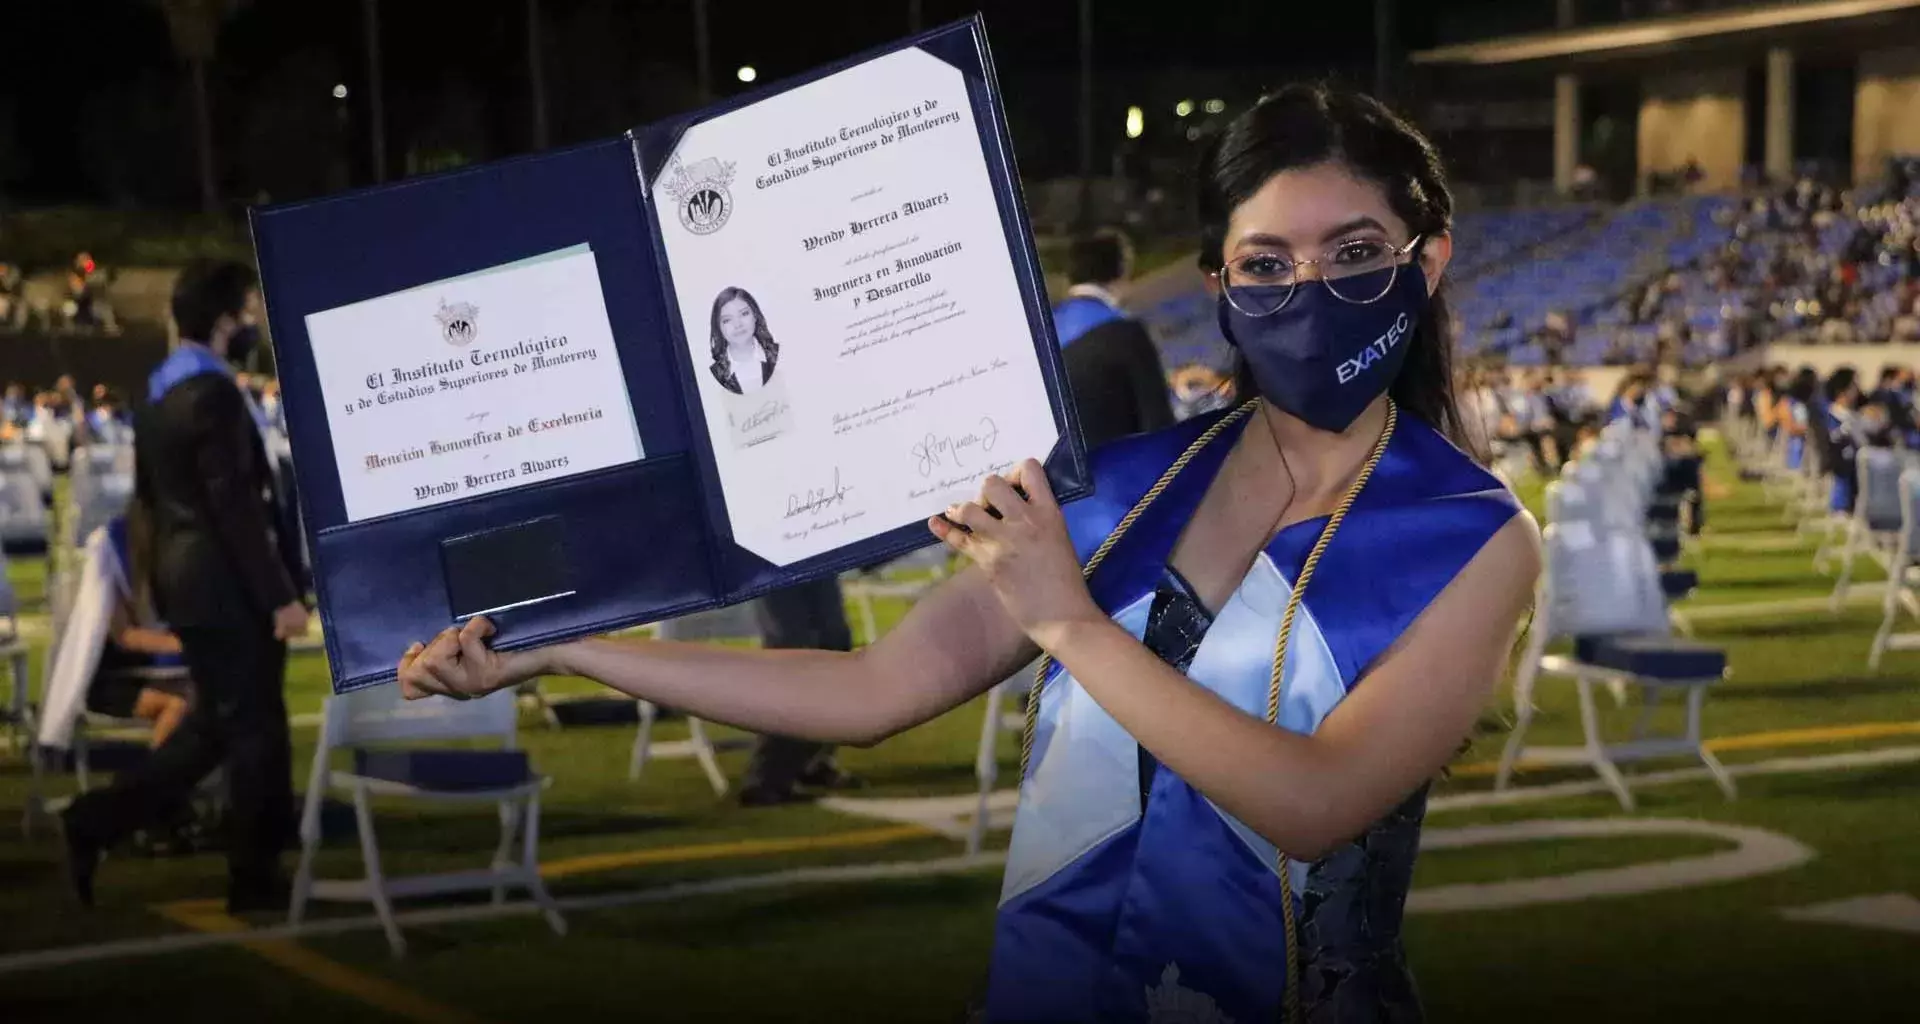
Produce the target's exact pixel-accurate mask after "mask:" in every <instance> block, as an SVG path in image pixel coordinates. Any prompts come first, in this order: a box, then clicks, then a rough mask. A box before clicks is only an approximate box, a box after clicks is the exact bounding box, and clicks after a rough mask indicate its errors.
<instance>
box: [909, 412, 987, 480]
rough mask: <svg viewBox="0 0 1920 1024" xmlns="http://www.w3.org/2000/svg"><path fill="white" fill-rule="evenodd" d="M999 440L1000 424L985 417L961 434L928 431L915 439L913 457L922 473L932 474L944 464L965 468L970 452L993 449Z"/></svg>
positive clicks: (924, 474) (922, 474)
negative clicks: (918, 438) (925, 434)
mask: <svg viewBox="0 0 1920 1024" xmlns="http://www.w3.org/2000/svg"><path fill="white" fill-rule="evenodd" d="M999 443H1000V427H999V425H998V424H996V423H994V422H993V417H991V416H982V417H980V422H979V423H978V424H977V425H976V426H975V428H974V429H973V430H971V431H969V432H967V433H965V434H960V435H958V436H956V435H953V434H940V433H936V432H933V431H929V432H928V433H927V436H926V437H923V438H921V439H920V440H918V441H916V442H914V445H913V460H914V463H915V465H916V468H918V469H919V470H920V475H921V476H932V475H933V471H934V470H936V469H940V468H942V467H945V466H954V467H957V468H960V469H965V468H966V466H967V454H968V452H969V451H972V450H978V451H981V452H990V451H992V450H993V446H994V445H996V444H999Z"/></svg>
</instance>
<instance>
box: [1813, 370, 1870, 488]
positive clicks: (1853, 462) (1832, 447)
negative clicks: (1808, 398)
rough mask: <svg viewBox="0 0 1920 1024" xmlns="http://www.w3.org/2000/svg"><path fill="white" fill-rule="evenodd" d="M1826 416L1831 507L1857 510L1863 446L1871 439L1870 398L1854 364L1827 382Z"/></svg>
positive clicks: (1835, 372) (1836, 372)
mask: <svg viewBox="0 0 1920 1024" xmlns="http://www.w3.org/2000/svg"><path fill="white" fill-rule="evenodd" d="M1826 398H1827V402H1826V408H1825V409H1824V410H1822V415H1823V416H1824V417H1825V423H1824V424H1823V425H1824V426H1825V428H1826V435H1827V467H1826V468H1827V475H1828V476H1830V477H1832V478H1833V483H1832V485H1831V488H1830V490H1829V491H1828V504H1827V508H1828V509H1829V510H1830V511H1833V512H1837V513H1840V514H1842V515H1851V514H1853V503H1854V498H1855V497H1856V496H1857V495H1858V494H1859V493H1860V466H1859V458H1860V449H1861V447H1862V446H1864V445H1865V444H1866V443H1867V438H1866V436H1865V435H1866V428H1865V423H1864V421H1863V419H1862V417H1861V405H1862V403H1863V402H1865V400H1866V396H1865V393H1864V392H1862V391H1861V390H1860V376H1859V374H1857V373H1855V372H1854V370H1853V367H1851V366H1842V367H1841V368H1839V369H1838V370H1835V371H1833V373H1832V375H1831V376H1829V377H1828V378H1827V382H1826Z"/></svg>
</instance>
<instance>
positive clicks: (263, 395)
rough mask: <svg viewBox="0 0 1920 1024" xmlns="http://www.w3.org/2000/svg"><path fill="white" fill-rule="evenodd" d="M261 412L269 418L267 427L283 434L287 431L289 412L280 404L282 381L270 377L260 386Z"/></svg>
mask: <svg viewBox="0 0 1920 1024" xmlns="http://www.w3.org/2000/svg"><path fill="white" fill-rule="evenodd" d="M260 412H261V413H263V414H264V415H265V416H266V417H267V426H269V427H272V428H273V429H275V430H278V431H280V432H281V433H283V434H284V433H286V431H287V411H286V409H285V408H284V407H282V406H281V404H280V379H279V378H278V377H269V378H268V379H267V381H266V383H264V384H262V385H260Z"/></svg>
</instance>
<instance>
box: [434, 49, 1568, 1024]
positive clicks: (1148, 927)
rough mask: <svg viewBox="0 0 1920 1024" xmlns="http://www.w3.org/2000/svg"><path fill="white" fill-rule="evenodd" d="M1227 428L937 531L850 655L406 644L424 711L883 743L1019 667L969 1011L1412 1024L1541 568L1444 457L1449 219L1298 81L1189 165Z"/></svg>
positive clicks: (477, 632)
mask: <svg viewBox="0 0 1920 1024" xmlns="http://www.w3.org/2000/svg"><path fill="white" fill-rule="evenodd" d="M1197 177H1198V187H1199V195H1198V204H1197V209H1198V210H1199V212H1200V215H1201V218H1202V236H1201V252H1202V262H1203V266H1204V269H1206V270H1207V271H1208V272H1209V273H1210V274H1211V275H1213V276H1214V278H1215V279H1217V280H1218V281H1219V283H1220V286H1221V287H1220V289H1219V293H1220V297H1219V300H1218V306H1217V316H1218V318H1219V322H1220V326H1221V329H1222V331H1223V332H1224V333H1225V336H1226V337H1227V339H1228V340H1229V341H1230V342H1231V343H1232V344H1233V346H1234V348H1235V350H1236V356H1237V359H1238V361H1239V370H1240V373H1239V378H1240V385H1239V389H1238V394H1239V395H1240V396H1242V397H1244V398H1246V399H1248V400H1247V401H1244V402H1242V403H1241V404H1239V405H1237V406H1236V407H1234V408H1233V409H1231V410H1228V411H1224V412H1221V413H1216V414H1211V415H1207V416H1201V417H1195V418H1193V419H1191V420H1187V421H1185V422H1183V423H1180V424H1178V425H1176V426H1174V427H1171V428H1169V429H1166V430H1162V431H1157V432H1154V433H1150V434H1144V435H1139V436H1135V437H1130V438H1126V439H1123V440H1121V441H1118V442H1116V443H1114V444H1112V445H1108V446H1105V447H1103V448H1101V449H1099V450H1098V451H1096V452H1095V453H1094V455H1093V458H1092V462H1093V475H1094V481H1095V485H1096V486H1095V492H1094V495H1093V496H1092V497H1089V498H1086V499H1084V500H1082V501H1079V502H1075V503H1074V504H1072V505H1070V506H1067V507H1065V508H1063V507H1061V506H1060V505H1058V504H1057V503H1056V502H1055V500H1054V498H1053V496H1052V493H1051V491H1050V490H1049V489H1048V485H1047V478H1046V476H1045V474H1044V472H1043V471H1042V469H1041V467H1040V465H1039V463H1037V462H1035V461H1033V460H1028V461H1026V462H1023V463H1021V464H1020V465H1019V467H1018V468H1017V469H1016V470H1015V471H1014V472H1013V474H1012V476H1011V478H1010V479H1007V478H1001V477H998V476H989V477H987V478H986V480H985V481H984V482H983V483H982V485H981V490H980V494H979V496H978V497H977V498H976V499H975V500H974V501H971V502H967V503H965V504H963V505H960V506H958V507H955V508H952V509H949V510H948V511H947V512H946V513H945V514H944V515H943V516H937V517H935V518H933V519H932V520H930V521H929V523H928V526H929V529H930V530H931V531H932V532H933V533H934V534H935V535H936V536H937V537H939V538H940V539H941V540H943V541H945V542H946V543H947V544H948V545H949V546H951V547H952V548H953V549H955V550H956V551H959V552H961V553H963V554H965V555H967V556H968V557H969V559H970V560H971V562H972V564H971V565H970V566H969V567H968V568H966V569H965V570H964V571H962V572H960V573H959V574H957V575H956V576H954V577H952V578H951V579H950V580H949V581H948V582H946V583H945V584H943V585H942V586H940V587H939V588H937V589H936V590H934V591H933V592H932V593H931V594H929V595H928V596H927V597H926V598H924V599H923V600H921V601H920V602H919V604H917V605H916V606H915V607H914V609H913V610H912V612H911V613H909V614H908V616H907V617H906V619H905V620H903V621H902V622H901V624H900V625H899V626H898V627H896V628H895V629H894V630H893V631H892V632H891V633H888V634H887V635H886V636H884V637H882V638H881V639H880V640H879V641H878V642H877V643H875V644H873V645H871V646H869V647H867V648H864V649H863V650H861V651H858V652H854V653H848V654H835V653H828V652H817V651H742V650H735V649H726V648H718V647H704V646H697V645H680V644H672V643H662V642H647V641H641V642H634V641H629V640H618V639H612V638H603V639H586V640H578V641H573V642H569V643H565V644H560V645H556V646H553V647H548V648H545V649H542V650H533V651H518V652H511V653H503V652H499V651H495V650H493V649H491V648H489V647H488V646H487V639H488V637H490V636H491V635H492V630H493V627H492V624H491V623H489V622H488V621H487V620H486V619H484V618H478V619H473V620H470V621H469V622H468V623H467V624H466V625H464V626H462V627H461V628H459V629H457V630H456V629H448V630H446V631H443V632H442V633H440V634H439V635H437V636H435V637H433V638H432V639H431V641H430V642H426V643H416V644H413V645H411V646H410V647H409V648H408V649H407V650H406V651H404V652H402V653H401V657H400V662H399V679H400V684H401V686H402V687H403V690H404V692H405V693H406V694H407V696H409V697H424V696H428V695H433V694H442V695H448V696H453V697H456V698H467V697H474V696H478V695H481V694H484V693H488V692H492V691H494V690H497V689H499V688H501V687H505V686H511V685H515V684H516V683H518V682H519V681H522V680H525V679H528V678H531V677H533V676H536V675H541V674H547V673H552V674H567V675H579V676H585V677H589V678H592V679H597V680H600V681H602V682H603V683H606V684H608V685H610V686H612V687H614V688H616V689H618V690H620V691H622V692H625V693H628V694H630V695H634V696H637V697H643V698H646V699H650V700H656V701H660V702H663V703H667V704H670V705H672V706H674V707H679V708H684V709H686V710H687V712H688V713H690V714H696V715H699V716H701V717H703V718H711V719H717V720H720V721H726V722H733V723H738V724H741V725H743V726H745V727H746V728H750V729H755V730H774V731H780V732H784V733H787V734H796V735H803V736H811V737H815V738H818V739H821V740H834V741H841V742H858V743H872V742H876V741H878V740H880V739H882V738H884V737H886V736H888V735H891V734H893V733H895V732H898V731H900V730H902V729H906V728H909V727H911V726H913V725H916V724H918V723H921V722H924V721H927V720H929V719H932V718H934V717H935V716H937V715H939V714H941V713H943V712H945V711H947V710H950V709H952V708H954V707H957V706H958V705H960V704H962V703H964V702H966V701H967V700H969V699H970V698H972V697H974V696H976V695H978V694H980V693H983V692H984V691H986V690H987V689H988V688H990V687H992V686H994V685H995V684H996V683H998V682H999V681H1000V680H1002V679H1004V678H1006V676H1007V675H1008V674H1009V673H1011V672H1013V671H1014V670H1016V669H1017V668H1018V667H1019V666H1021V665H1023V664H1025V663H1026V662H1027V661H1028V660H1029V659H1030V658H1033V657H1035V656H1039V657H1040V669H1039V671H1038V672H1037V673H1036V676H1035V679H1034V683H1033V689H1032V691H1031V693H1030V695H1029V698H1028V701H1027V715H1028V727H1027V730H1026V736H1025V742H1024V743H1023V747H1022V756H1021V760H1022V770H1021V774H1020V801H1019V807H1018V810H1017V812H1016V816H1015V823H1014V828H1013V838H1012V845H1011V847H1010V849H1009V850H1008V853H1007V867H1006V874H1005V880H1004V883H1003V887H1002V893H1001V898H1000V904H999V914H998V918H997V923H996V926H995V929H994V945H993V953H992V959H991V970H990V977H989V979H988V984H987V994H986V999H985V1005H984V1006H983V1007H982V1008H981V1016H983V1017H984V1018H985V1019H988V1020H992V1021H1002V1022H1012V1021H1047V1022H1054V1024H1059V1022H1079V1021H1103V1022H1105V1021H1170V1020H1179V1021H1208V1022H1254V1021H1272V1020H1276V1019H1282V1018H1284V1019H1291V1020H1308V1019H1312V1020H1391V1021H1407V1020H1417V1019H1419V1018H1420V1015H1421V1010H1420V1006H1419V1001H1418V998H1417V995H1416V990H1415V985H1414V982H1413V979H1412V977H1411V975H1410V973H1409V971H1408V968H1407V962H1406V956H1405V951H1404V949H1403V946H1402V941H1401V918H1402V915H1403V913H1404V908H1405V902H1406V897H1407V893H1408V888H1409V885H1410V882H1411V877H1412V872H1413V865H1414V858H1415V854H1416V852H1417V850H1418V847H1419V841H1420V829H1421V823H1422V820H1423V817H1424V808H1425V799H1426V793H1427V790H1428V787H1429V784H1430V782H1431V780H1432V779H1433V778H1434V777H1435V776H1436V775H1437V774H1438V773H1439V772H1440V771H1441V769H1442V768H1443V767H1444V766H1445V765H1446V763H1447V762H1448V760H1449V759H1450V758H1452V757H1453V756H1454V755H1455V754H1456V753H1457V752H1458V751H1459V749H1460V747H1461V743H1462V741H1463V740H1464V738H1465V737H1466V736H1467V735H1468V733H1469V732H1470V730H1471V729H1472V727H1473V723H1474V722H1475V721H1476V719H1477V718H1478V716H1479V713H1480V710H1481V708H1482V707H1483V706H1484V704H1485V701H1486V700H1487V698H1488V696H1489V695H1490V693H1491V691H1492V689H1493V687H1494V686H1495V685H1496V683H1497V681H1498V679H1499V678H1500V676H1501V675H1502V673H1503V672H1504V669H1505V665H1506V661H1507V657H1508V654H1509V652H1510V650H1511V648H1512V644H1513V641H1514V639H1515V636H1516V634H1517V632H1518V627H1519V624H1520V619H1521V617H1522V615H1523V613H1524V611H1525V609H1526V608H1527V606H1528V605H1529V603H1530V602H1531V599H1532V593H1533V587H1534V583H1535V581H1536V579H1537V577H1538V574H1539V571H1540V565H1541V556H1540V549H1539V545H1540V541H1539V536H1538V530H1537V528H1536V526H1535V524H1534V522H1533V520H1532V519H1531V517H1530V516H1528V515H1527V513H1526V512H1525V511H1524V510H1523V509H1522V508H1521V507H1520V505H1519V503H1518V502H1517V501H1516V500H1515V498H1514V497H1513V495H1512V493H1511V492H1509V491H1508V490H1506V489H1505V488H1504V487H1502V486H1501V485H1500V484H1499V483H1498V482H1497V481H1496V480H1495V478H1494V477H1493V476H1492V475H1491V474H1490V473H1488V472H1487V471H1486V470H1485V469H1484V468H1483V467H1482V466H1481V465H1479V464H1478V463H1477V462H1476V461H1475V460H1474V459H1473V458H1472V457H1470V456H1469V455H1468V454H1466V453H1465V452H1463V451H1462V450H1461V448H1460V447H1459V446H1458V445H1457V444H1456V443H1455V442H1454V440H1452V439H1453V438H1455V437H1458V436H1460V430H1461V420H1460V416H1459V413H1458V412H1457V410H1456V409H1455V406H1454V401H1453V396H1452V392H1451V388H1452V380H1453V374H1452V368H1451V366H1450V362H1451V357H1452V353H1451V339H1450V337H1449V334H1448V331H1449V321H1450V318H1449V316H1448V315H1447V310H1446V304H1445V300H1444V293H1442V292H1441V291H1440V285H1441V281H1442V277H1443V275H1444V273H1445V270H1446V266H1447V262H1448V258H1449V257H1450V256H1451V254H1452V238H1451V235H1450V225H1451V221H1452V198H1451V196H1450V194H1449V193H1448V191H1447V187H1446V181H1445V176H1444V173H1443V171H1442V168H1441V165H1440V160H1439V157H1438V155H1437V154H1436V153H1435V151H1434V149H1433V147H1432V145H1431V144H1430V143H1429V142H1428V141H1427V140H1426V139H1425V138H1424V137H1422V136H1421V135H1420V134H1419V133H1418V132H1417V131H1416V130H1415V129H1413V128H1412V127H1411V126H1409V125H1408V124H1407V123H1406V122H1405V121H1403V120H1401V119H1400V118H1399V117H1397V116H1395V115H1394V114H1392V113H1391V112H1389V111H1388V110H1387V109H1386V108H1385V107H1383V106H1382V105H1381V104H1379V103H1378V102H1376V101H1374V100H1373V99H1371V98H1368V97H1365V96H1362V95H1358V94H1354V93H1349V92H1343V91H1337V90H1334V89H1332V88H1330V87H1325V86H1293V87H1288V88H1285V89H1282V90H1280V91H1279V92H1276V93H1274V94H1271V95H1269V96H1267V97H1265V98H1263V99H1262V100H1261V101H1260V102H1259V103H1257V104H1255V105H1254V106H1252V107H1251V108H1249V109H1248V110H1246V111H1245V112H1243V113H1241V114H1240V115H1239V116H1238V117H1236V118H1234V120H1233V121H1232V122H1231V123H1230V124H1228V125H1227V126H1226V127H1225V128H1224V129H1223V130H1222V131H1221V132H1220V133H1219V134H1218V135H1216V136H1215V137H1214V138H1213V139H1212V140H1211V141H1210V142H1209V143H1208V145H1207V147H1206V148H1205V150H1204V155H1203V157H1202V163H1201V167H1200V170H1199V174H1198V176H1197Z"/></svg>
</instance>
